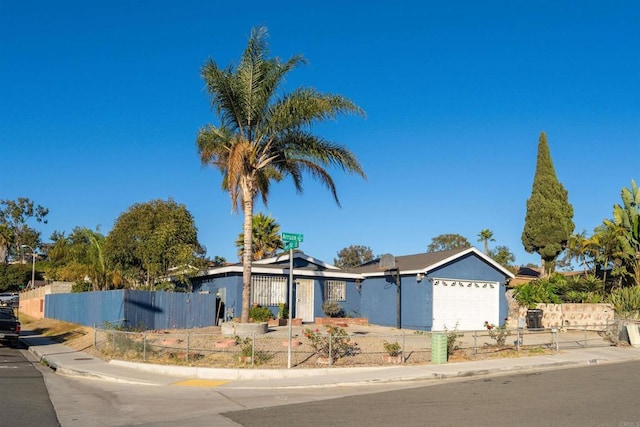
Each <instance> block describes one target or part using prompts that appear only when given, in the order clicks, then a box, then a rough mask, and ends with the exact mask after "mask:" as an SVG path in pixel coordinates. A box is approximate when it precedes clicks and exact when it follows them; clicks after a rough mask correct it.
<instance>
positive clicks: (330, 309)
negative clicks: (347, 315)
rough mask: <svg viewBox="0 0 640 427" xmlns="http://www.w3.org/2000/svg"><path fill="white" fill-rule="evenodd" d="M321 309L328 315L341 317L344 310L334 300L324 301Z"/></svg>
mask: <svg viewBox="0 0 640 427" xmlns="http://www.w3.org/2000/svg"><path fill="white" fill-rule="evenodd" d="M322 311H323V312H324V314H326V315H327V316H329V317H343V316H344V310H343V309H342V307H341V306H340V304H338V303H337V302H336V301H325V302H324V303H323V304H322Z"/></svg>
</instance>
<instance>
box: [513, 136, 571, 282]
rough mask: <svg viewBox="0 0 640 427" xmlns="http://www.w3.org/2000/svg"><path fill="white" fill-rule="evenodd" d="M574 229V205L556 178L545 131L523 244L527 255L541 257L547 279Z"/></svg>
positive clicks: (540, 145)
mask: <svg viewBox="0 0 640 427" xmlns="http://www.w3.org/2000/svg"><path fill="white" fill-rule="evenodd" d="M574 227H575V226H574V224H573V206H571V204H570V203H569V200H568V194H567V190H565V189H564V187H563V186H562V184H561V183H560V182H559V181H558V178H557V177H556V171H555V169H554V167H553V162H552V160H551V154H550V153H549V146H548V144H547V136H546V135H545V133H544V132H542V133H541V134H540V139H539V142H538V160H537V164H536V173H535V176H534V178H533V187H532V190H531V196H530V197H529V199H528V200H527V214H526V217H525V223H524V230H523V232H522V244H523V245H524V249H525V250H526V251H527V252H529V253H533V252H536V253H538V254H539V255H540V258H541V260H542V275H543V277H547V276H548V275H549V274H550V273H552V272H553V271H554V269H555V262H556V258H557V257H558V255H559V254H560V253H561V252H562V251H563V250H564V248H565V247H566V246H567V242H568V240H569V237H570V236H571V233H573V229H574Z"/></svg>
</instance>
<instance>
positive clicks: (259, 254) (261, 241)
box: [236, 212, 283, 260]
mask: <svg viewBox="0 0 640 427" xmlns="http://www.w3.org/2000/svg"><path fill="white" fill-rule="evenodd" d="M251 232H252V234H253V236H252V238H253V241H252V249H253V260H257V259H263V258H267V257H270V256H273V255H275V254H276V252H277V251H278V249H282V247H283V244H282V240H280V224H278V223H277V222H276V220H275V219H274V218H273V217H271V216H270V215H265V214H263V213H262V212H260V213H258V214H257V215H255V216H254V217H253V227H252V231H251ZM236 247H237V248H238V257H239V258H240V259H242V256H243V255H244V233H240V234H239V235H238V239H237V240H236Z"/></svg>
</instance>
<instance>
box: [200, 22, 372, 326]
mask: <svg viewBox="0 0 640 427" xmlns="http://www.w3.org/2000/svg"><path fill="white" fill-rule="evenodd" d="M266 40H267V30H266V29H265V28H257V29H254V30H252V32H251V36H250V37H249V42H248V44H247V47H246V49H245V51H244V52H243V54H242V57H241V59H240V62H239V64H238V65H237V66H235V67H234V66H233V65H231V66H229V67H227V68H220V67H218V65H217V64H216V63H215V62H214V61H213V60H209V61H207V62H206V63H205V65H204V66H203V67H202V70H201V75H202V78H203V79H204V81H205V83H206V88H207V91H208V92H209V94H210V96H211V105H212V107H213V109H214V111H215V112H216V115H217V117H218V120H219V125H217V126H214V125H207V126H205V127H203V128H202V129H200V131H199V132H198V137H197V147H198V152H199V154H200V160H201V162H202V163H203V164H204V165H211V166H213V167H215V168H217V169H219V170H220V171H221V172H222V175H223V178H222V188H223V190H225V191H228V192H229V195H230V197H231V208H232V211H237V210H238V199H239V200H240V204H241V206H242V211H243V213H244V223H243V230H244V254H243V259H242V264H243V272H242V284H243V289H242V314H241V317H240V321H241V322H247V321H248V320H249V301H250V294H251V256H252V254H253V247H252V244H253V240H252V224H253V209H254V202H255V199H256V197H257V196H258V195H260V196H261V197H262V201H263V203H264V204H265V205H266V204H267V199H268V196H269V187H270V184H271V181H272V180H275V181H280V180H282V179H283V178H285V177H287V176H290V177H291V179H292V180H293V184H294V185H295V187H296V190H298V192H302V178H303V174H304V173H308V174H310V175H311V176H312V177H313V178H316V179H318V180H320V181H321V182H322V183H323V184H324V185H325V186H326V187H327V188H328V189H329V191H331V194H332V195H333V197H334V199H335V201H336V203H337V204H338V206H340V202H339V200H338V196H337V193H336V188H335V184H334V182H333V179H332V178H331V176H330V175H329V172H328V170H327V168H328V167H339V168H341V169H342V170H343V171H346V172H349V173H356V174H358V175H360V176H362V177H365V173H364V171H363V170H362V167H361V165H360V163H359V161H358V159H357V158H356V157H355V155H354V154H353V153H351V151H349V150H348V149H347V148H345V147H343V146H341V145H338V144H335V143H332V142H329V141H327V140H325V139H323V138H322V137H320V136H317V135H314V134H313V133H311V126H312V125H313V124H315V123H318V122H322V121H326V120H328V119H332V118H335V117H336V116H338V115H340V114H349V113H354V114H360V115H364V112H363V111H362V110H361V109H360V108H359V107H358V106H357V105H355V104H354V103H353V102H351V101H350V100H349V99H347V98H344V97H341V96H339V95H332V94H323V93H319V92H317V91H316V90H315V89H311V88H298V89H295V90H294V91H292V92H289V93H282V91H281V90H280V88H281V86H282V84H283V82H284V78H285V76H286V74H287V73H288V72H289V71H291V70H293V69H294V68H296V67H297V66H299V65H301V64H304V63H305V60H304V58H303V57H302V56H300V55H296V56H293V57H292V58H291V59H289V60H288V61H286V62H281V61H280V60H279V59H278V58H269V57H268V53H269V52H268V46H267V42H266Z"/></svg>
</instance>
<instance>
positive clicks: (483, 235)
mask: <svg viewBox="0 0 640 427" xmlns="http://www.w3.org/2000/svg"><path fill="white" fill-rule="evenodd" d="M495 241H496V239H494V238H493V231H491V230H489V229H488V228H485V229H484V230H482V231H481V232H479V233H478V242H484V253H485V254H488V253H489V242H495Z"/></svg>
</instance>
